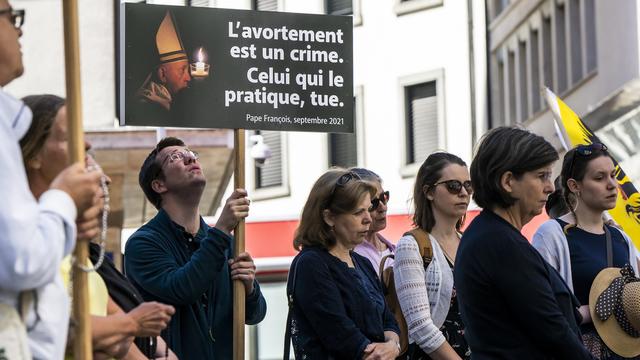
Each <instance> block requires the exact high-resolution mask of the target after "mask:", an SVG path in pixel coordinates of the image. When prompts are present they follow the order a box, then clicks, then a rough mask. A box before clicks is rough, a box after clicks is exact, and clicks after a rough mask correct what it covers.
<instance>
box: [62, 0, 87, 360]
mask: <svg viewBox="0 0 640 360" xmlns="http://www.w3.org/2000/svg"><path fill="white" fill-rule="evenodd" d="M62 10H63V23H64V55H65V71H66V86H67V104H66V106H67V122H68V129H69V140H70V141H69V154H70V157H71V161H72V162H74V163H75V162H84V157H85V153H84V134H83V130H82V99H81V91H80V56H79V42H78V3H77V0H62ZM73 255H74V257H75V259H76V264H81V265H85V264H86V262H87V259H88V258H89V244H87V242H85V241H82V242H78V243H76V248H75V250H74V252H73ZM72 284H73V317H74V319H75V322H76V328H75V339H74V344H73V354H74V358H75V359H82V360H85V359H86V360H89V359H91V358H92V350H91V317H90V314H89V288H88V277H87V273H86V272H84V271H82V270H81V269H80V268H79V267H78V266H73V270H72Z"/></svg>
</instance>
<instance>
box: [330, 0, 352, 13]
mask: <svg viewBox="0 0 640 360" xmlns="http://www.w3.org/2000/svg"><path fill="white" fill-rule="evenodd" d="M325 6H326V7H325V8H326V9H327V14H329V15H351V14H353V2H352V1H351V0H326V2H325Z"/></svg>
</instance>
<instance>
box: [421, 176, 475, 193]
mask: <svg viewBox="0 0 640 360" xmlns="http://www.w3.org/2000/svg"><path fill="white" fill-rule="evenodd" d="M440 184H444V185H445V187H446V189H447V191H448V192H449V193H450V194H452V195H458V194H460V192H461V191H462V188H464V190H465V191H466V192H467V194H469V195H471V194H473V185H471V181H470V180H467V181H465V182H462V181H460V180H444V181H440V182H437V183H435V184H433V185H431V187H436V186H438V185H440Z"/></svg>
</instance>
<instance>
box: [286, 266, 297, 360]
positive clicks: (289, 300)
mask: <svg viewBox="0 0 640 360" xmlns="http://www.w3.org/2000/svg"><path fill="white" fill-rule="evenodd" d="M299 260H300V258H298V259H295V260H294V261H295V264H293V282H292V284H291V292H289V290H288V289H287V303H288V304H289V311H288V312H287V327H286V329H285V330H284V351H283V356H282V359H283V360H289V352H290V348H291V347H290V345H291V322H292V321H293V319H292V314H291V313H292V312H293V292H294V290H295V288H296V274H297V271H296V270H297V269H298V261H299ZM289 276H291V272H289Z"/></svg>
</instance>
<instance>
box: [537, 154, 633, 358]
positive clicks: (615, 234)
mask: <svg viewBox="0 0 640 360" xmlns="http://www.w3.org/2000/svg"><path fill="white" fill-rule="evenodd" d="M615 176H616V174H615V166H614V164H613V160H611V157H610V156H609V152H608V151H607V147H606V146H605V145H603V144H601V143H594V144H589V145H579V146H577V147H575V148H573V149H571V150H569V151H568V152H567V153H566V154H565V157H564V161H563V164H562V170H561V174H560V177H561V187H560V188H559V189H558V190H557V191H556V192H560V193H561V194H562V197H563V198H564V200H565V202H566V204H567V207H568V209H569V211H568V213H566V214H564V215H562V216H560V217H558V218H556V219H551V220H549V221H547V222H545V223H544V224H542V226H540V228H539V229H538V231H537V232H536V234H535V235H534V237H533V245H534V247H535V248H536V249H538V251H539V252H540V254H542V256H543V257H544V258H545V259H546V260H547V261H548V262H549V263H550V264H551V265H552V266H553V267H554V268H556V270H558V272H559V273H560V275H561V276H562V277H563V279H564V280H565V282H566V283H567V285H568V286H569V288H570V289H571V290H572V291H573V293H574V294H575V295H576V297H577V298H578V301H580V303H581V304H583V305H582V306H581V307H580V308H579V311H580V314H581V315H582V324H581V326H580V330H581V332H582V338H583V341H584V343H585V345H586V346H587V348H588V349H589V350H590V351H591V353H592V354H593V355H594V356H595V357H596V358H598V359H622V357H620V356H618V355H616V354H615V352H612V351H611V350H610V349H609V348H608V347H607V346H606V345H605V344H604V343H603V342H602V339H601V337H600V336H599V335H598V332H596V329H595V328H594V325H593V322H592V317H591V314H590V312H589V306H590V305H593V304H591V302H590V300H589V291H590V289H591V285H592V283H593V280H594V279H595V277H596V275H597V274H598V273H599V272H600V271H601V270H602V269H604V268H608V267H613V266H615V267H618V268H621V267H623V266H625V264H630V266H631V268H632V269H633V270H632V271H633V272H634V273H635V274H637V273H638V262H637V253H636V249H635V247H634V245H633V243H632V242H631V240H630V239H629V237H628V236H627V235H626V234H625V233H624V232H623V231H622V230H620V229H618V228H616V227H613V226H610V225H608V224H606V223H605V220H604V216H603V215H604V214H605V211H607V210H611V209H613V208H614V207H615V206H616V200H617V197H618V188H617V186H618V184H617V181H616V177H615ZM609 249H610V250H609Z"/></svg>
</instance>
